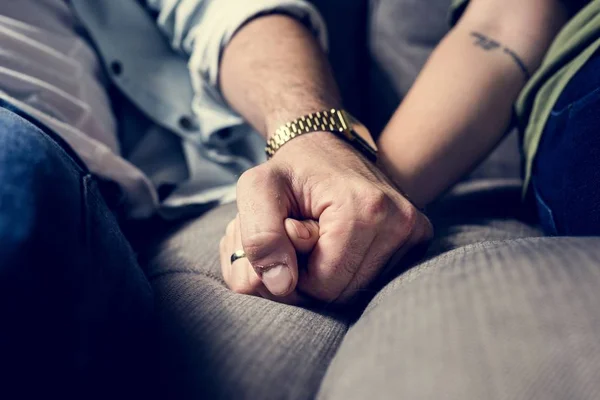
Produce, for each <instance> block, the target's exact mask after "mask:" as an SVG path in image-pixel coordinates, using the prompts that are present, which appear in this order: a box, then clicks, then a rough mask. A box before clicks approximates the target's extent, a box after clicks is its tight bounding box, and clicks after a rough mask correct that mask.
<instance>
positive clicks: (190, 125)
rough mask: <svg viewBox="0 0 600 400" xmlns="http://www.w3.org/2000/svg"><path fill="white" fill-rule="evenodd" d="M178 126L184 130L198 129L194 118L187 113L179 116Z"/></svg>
mask: <svg viewBox="0 0 600 400" xmlns="http://www.w3.org/2000/svg"><path fill="white" fill-rule="evenodd" d="M179 126H180V127H181V128H182V129H185V130H186V131H197V130H198V124H197V123H196V120H195V119H194V118H193V117H190V116H188V115H184V116H182V117H181V118H179Z"/></svg>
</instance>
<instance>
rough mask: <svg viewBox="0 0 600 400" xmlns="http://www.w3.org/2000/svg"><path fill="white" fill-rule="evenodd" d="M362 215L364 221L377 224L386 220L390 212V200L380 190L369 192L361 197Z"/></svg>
mask: <svg viewBox="0 0 600 400" xmlns="http://www.w3.org/2000/svg"><path fill="white" fill-rule="evenodd" d="M362 209H363V215H364V218H365V221H366V222H368V223H371V224H374V225H375V224H379V223H381V222H382V221H384V220H385V219H386V217H387V216H388V214H389V211H390V198H389V197H388V196H387V194H386V193H385V192H383V191H382V190H378V189H375V190H370V191H369V192H368V193H366V194H364V197H363V206H362Z"/></svg>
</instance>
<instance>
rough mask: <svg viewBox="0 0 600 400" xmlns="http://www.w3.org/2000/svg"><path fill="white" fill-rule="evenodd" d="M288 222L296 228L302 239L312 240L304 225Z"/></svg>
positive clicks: (292, 221)
mask: <svg viewBox="0 0 600 400" xmlns="http://www.w3.org/2000/svg"><path fill="white" fill-rule="evenodd" d="M288 221H289V223H290V224H292V225H293V226H294V229H295V230H296V235H298V237H299V238H300V239H310V231H309V230H308V228H307V227H306V226H304V224H303V223H301V222H298V221H294V220H291V219H289V220H288Z"/></svg>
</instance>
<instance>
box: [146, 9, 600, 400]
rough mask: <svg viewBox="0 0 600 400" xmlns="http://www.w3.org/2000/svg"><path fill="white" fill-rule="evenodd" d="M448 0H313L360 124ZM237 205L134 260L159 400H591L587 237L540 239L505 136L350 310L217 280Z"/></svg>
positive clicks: (397, 95) (597, 284)
mask: <svg viewBox="0 0 600 400" xmlns="http://www.w3.org/2000/svg"><path fill="white" fill-rule="evenodd" d="M449 1H450V0H429V1H423V0H379V1H377V0H375V1H372V2H370V3H369V4H367V2H363V1H350V0H322V1H320V2H318V3H319V5H320V6H321V7H322V8H323V9H324V14H325V15H326V17H327V19H328V21H329V23H330V25H331V29H332V42H333V48H332V61H333V64H334V68H335V70H336V73H337V74H338V77H339V79H340V82H342V88H343V92H344V95H345V96H346V98H347V104H349V106H350V108H352V109H353V111H355V112H356V113H357V114H359V115H361V118H363V120H366V121H368V122H369V124H370V125H371V128H372V129H373V130H374V131H376V130H377V129H380V128H381V126H382V125H383V123H384V121H385V120H386V118H388V117H389V115H390V113H391V112H392V111H393V109H394V108H395V107H396V105H397V104H398V102H399V101H400V100H401V98H402V96H403V95H404V94H405V93H406V91H407V90H408V88H409V87H410V85H411V83H412V82H413V80H414V78H415V76H416V74H417V73H418V71H419V69H420V68H421V66H422V64H423V63H424V61H425V59H426V58H427V55H428V54H429V52H430V51H431V49H432V47H433V46H434V44H435V43H436V42H437V41H438V40H439V39H440V38H441V37H442V36H443V34H444V33H445V32H446V30H447V26H446V23H445V18H446V15H447V14H446V13H447V8H448V5H449ZM342 14H344V15H345V16H346V17H347V18H342V17H341V16H342ZM346 14H347V15H346ZM366 16H368V17H366ZM348 21H352V24H356V26H358V27H363V28H364V29H362V28H359V29H351V28H348V27H349V26H350V25H351V24H349V23H348ZM361 43H362V44H361ZM365 43H366V45H365ZM235 212H236V211H235V205H229V206H224V207H220V208H218V209H215V210H213V211H211V212H209V213H207V214H206V215H204V216H202V217H201V218H199V219H197V220H194V221H190V222H188V223H186V224H184V225H183V226H181V227H178V228H177V229H174V230H172V231H170V232H169V233H168V234H166V235H164V237H162V238H160V240H159V246H158V247H156V248H155V251H154V252H153V253H151V254H148V255H147V257H148V263H147V272H148V275H149V276H150V279H151V283H152V286H153V287H154V290H155V293H156V305H157V310H158V313H159V320H160V336H159V343H160V350H161V354H160V356H161V360H160V365H161V368H160V370H159V380H160V382H161V384H162V386H163V389H165V391H166V392H165V393H167V394H166V397H167V398H231V399H310V398H314V397H315V396H318V397H319V398H321V399H387V398H399V399H461V400H462V399H567V398H569V399H570V398H573V399H597V398H600V384H599V382H600V338H599V337H600V239H597V238H585V239H583V238H579V239H577V238H544V237H542V233H541V232H540V231H539V230H538V229H537V228H536V226H535V217H534V216H535V212H534V211H533V210H531V209H528V208H527V207H525V206H524V205H523V204H522V202H521V199H520V179H519V156H518V146H517V140H516V136H514V135H513V136H512V137H509V138H508V139H507V140H506V141H505V142H504V143H503V145H502V146H501V148H500V149H499V150H497V151H496V152H495V153H494V154H492V155H491V156H490V158H489V159H488V160H487V161H486V162H485V163H483V164H482V165H481V166H480V167H479V168H478V169H477V170H476V171H475V172H473V174H471V175H470V176H469V177H468V178H466V179H465V181H463V182H461V183H460V184H458V185H457V186H456V187H455V188H454V189H453V190H452V191H451V192H450V193H448V194H447V195H446V196H444V198H443V199H442V200H440V201H439V202H438V203H436V204H434V205H433V206H432V207H431V208H430V209H428V210H427V213H428V215H429V216H430V217H431V219H432V221H433V222H434V225H435V227H436V236H435V238H434V240H433V241H432V243H431V245H430V246H429V248H428V250H427V253H426V255H425V256H422V257H419V258H417V259H412V260H410V259H409V260H406V261H405V262H404V263H402V264H401V265H397V266H396V268H395V270H394V274H393V276H388V277H386V278H387V279H386V281H385V282H382V283H381V285H380V286H379V287H377V288H374V289H373V290H372V291H371V292H370V293H365V294H364V297H365V299H366V301H367V304H366V307H365V308H364V309H355V310H350V312H340V311H338V310H333V309H331V308H329V307H322V308H318V309H312V310H308V309H302V308H297V307H292V306H286V305H282V304H277V303H273V302H269V301H267V300H263V299H260V298H255V297H249V296H243V295H238V294H234V293H231V292H230V291H228V290H227V289H226V287H225V286H224V283H223V281H222V278H221V275H220V268H219V257H218V242H219V239H220V237H221V235H222V233H223V232H224V229H225V226H226V224H227V223H228V221H229V220H230V219H231V218H233V216H234V215H235Z"/></svg>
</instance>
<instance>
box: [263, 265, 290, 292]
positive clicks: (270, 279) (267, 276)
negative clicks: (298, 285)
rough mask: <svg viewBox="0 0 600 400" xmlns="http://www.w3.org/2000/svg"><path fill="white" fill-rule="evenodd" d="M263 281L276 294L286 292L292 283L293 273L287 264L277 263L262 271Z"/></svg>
mask: <svg viewBox="0 0 600 400" xmlns="http://www.w3.org/2000/svg"><path fill="white" fill-rule="evenodd" d="M262 281H263V283H264V284H265V286H266V287H267V289H269V292H271V293H273V294H274V295H279V294H284V293H287V292H288V290H290V286H291V285H292V274H291V273H290V269H289V268H288V267H286V266H285V265H277V266H275V267H273V268H270V269H268V270H266V271H264V272H263V273H262Z"/></svg>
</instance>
